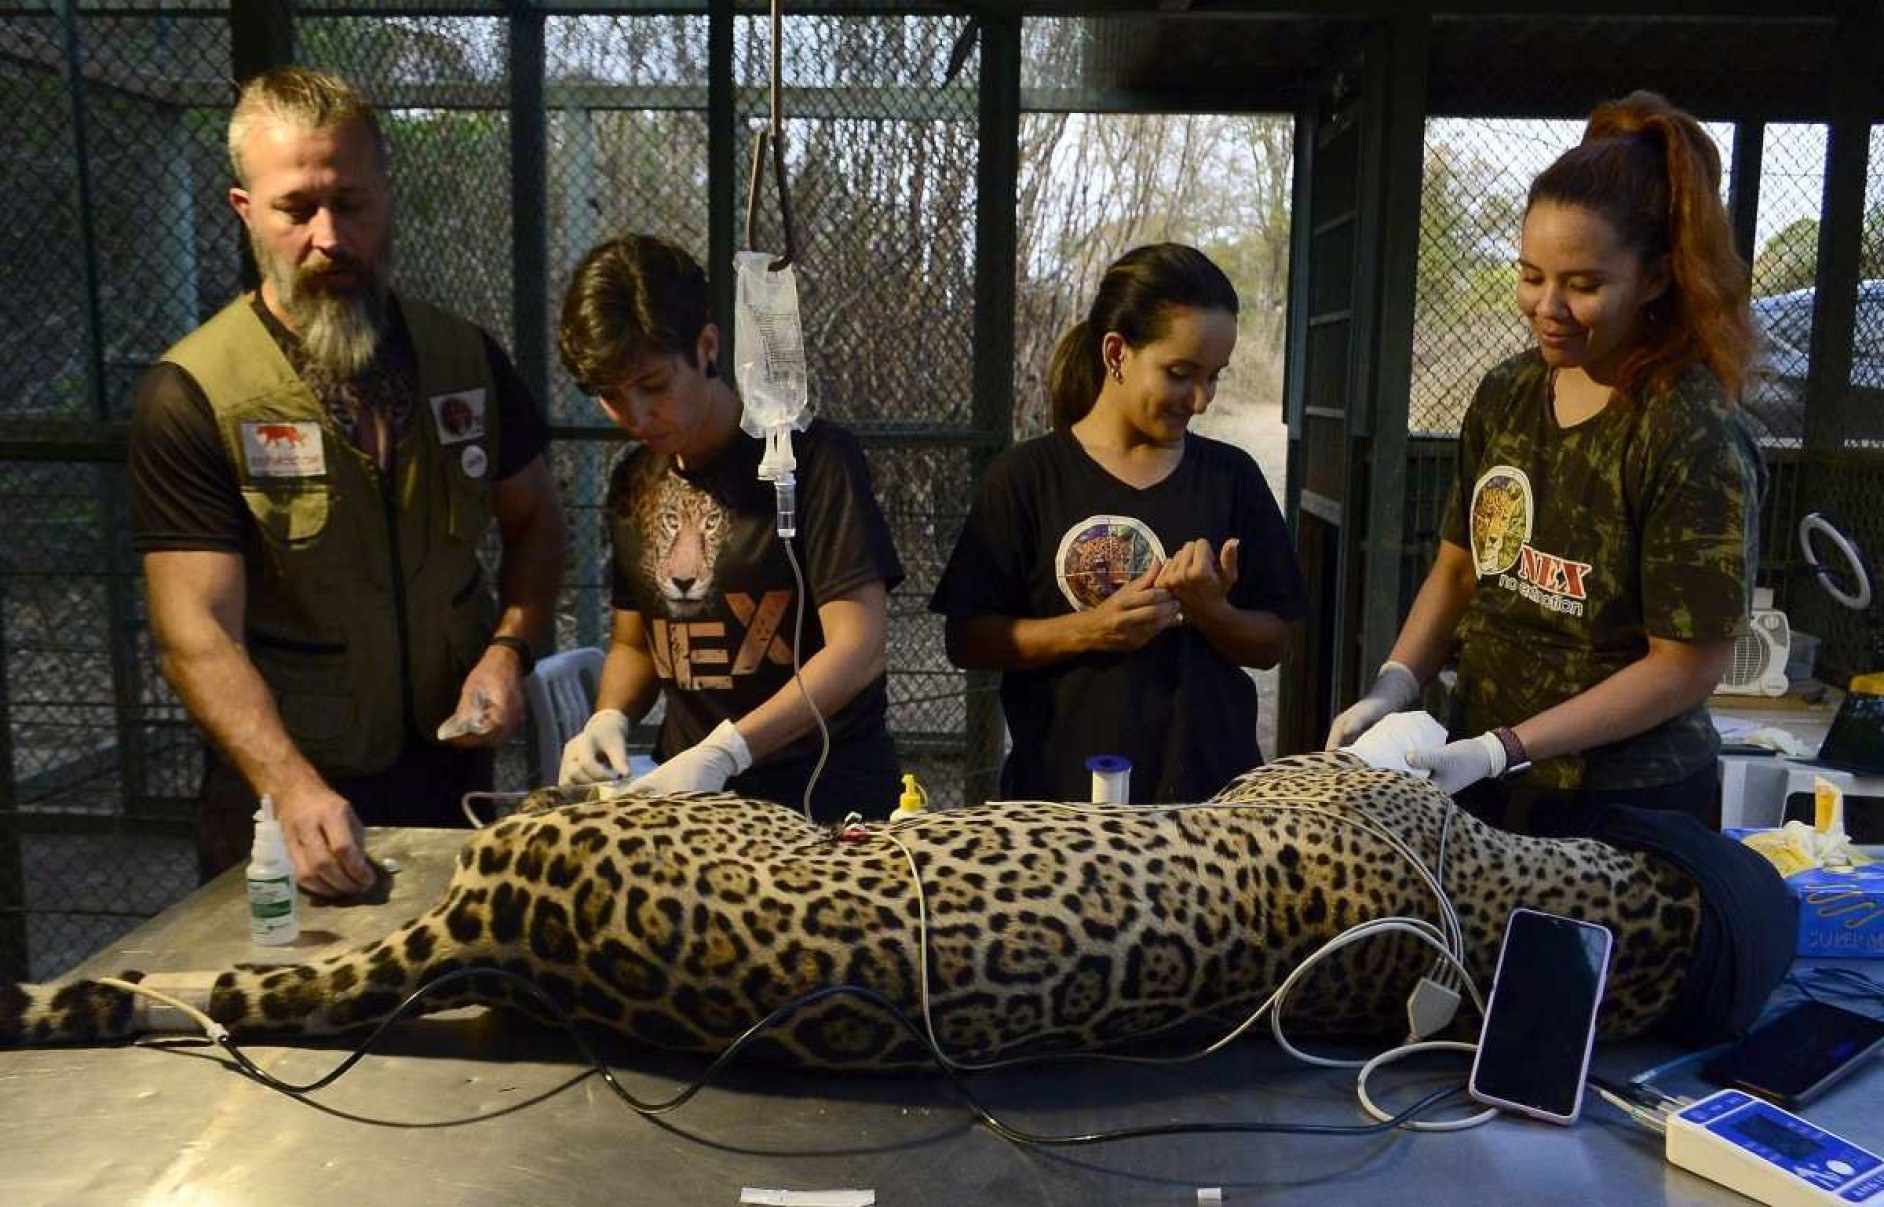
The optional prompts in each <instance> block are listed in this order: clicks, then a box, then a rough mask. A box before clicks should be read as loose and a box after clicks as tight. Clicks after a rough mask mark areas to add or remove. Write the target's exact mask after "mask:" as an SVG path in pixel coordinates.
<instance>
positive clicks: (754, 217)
mask: <svg viewBox="0 0 1884 1207" xmlns="http://www.w3.org/2000/svg"><path fill="white" fill-rule="evenodd" d="M784 32H785V20H784V14H783V13H781V12H780V10H779V0H772V74H771V81H770V82H771V88H772V106H771V108H772V113H771V124H770V125H769V126H768V127H767V128H766V129H763V130H760V131H759V137H758V138H757V139H756V140H755V141H754V142H753V145H752V171H751V172H750V173H749V174H748V175H747V177H746V246H747V247H754V246H755V245H756V243H757V240H756V238H755V234H756V232H757V229H758V225H759V182H760V180H761V179H763V177H764V172H765V158H766V155H765V153H766V148H767V147H768V146H769V147H770V148H771V151H772V178H773V182H774V183H775V184H776V185H777V186H778V217H779V226H780V227H781V228H782V233H783V234H784V237H785V254H784V255H782V256H780V257H779V258H778V259H776V260H774V261H772V262H771V263H770V264H768V265H766V271H767V272H783V271H784V270H785V269H787V268H789V267H791V263H792V261H793V260H795V259H797V257H798V240H797V237H796V236H795V235H793V233H792V226H793V222H792V195H791V191H790V190H789V189H788V188H787V187H786V183H785V101H784V94H785V85H784V68H783V63H784V45H785V39H784Z"/></svg>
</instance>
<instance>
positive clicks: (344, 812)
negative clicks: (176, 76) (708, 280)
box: [128, 67, 563, 896]
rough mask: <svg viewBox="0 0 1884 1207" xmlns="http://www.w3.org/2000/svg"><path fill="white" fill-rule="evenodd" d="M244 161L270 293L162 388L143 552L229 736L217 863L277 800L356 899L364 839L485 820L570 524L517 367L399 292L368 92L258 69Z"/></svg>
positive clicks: (328, 890)
mask: <svg viewBox="0 0 1884 1207" xmlns="http://www.w3.org/2000/svg"><path fill="white" fill-rule="evenodd" d="M229 156H230V160H231V163H232V164H233V166H234V169H235V179H236V185H235V187H233V188H231V189H230V190H229V204H230V205H231V206H232V207H234V209H235V212H236V214H237V215H238V216H240V217H241V219H242V222H243V225H244V226H246V227H247V229H248V233H249V241H250V245H251V247H252V248H253V250H254V253H255V262H256V266H257V268H258V269H259V271H260V278H261V284H260V287H259V288H258V289H257V290H255V291H254V292H253V293H249V294H245V295H243V296H242V297H239V298H237V299H236V300H235V301H233V302H232V303H230V304H229V305H228V306H227V307H226V308H224V309H223V310H222V311H221V312H220V313H219V314H217V315H216V316H215V317H213V318H211V319H210V320H209V321H208V322H207V323H205V324H203V325H202V326H201V327H199V328H197V329H196V330H195V331H194V332H192V333H191V334H189V335H187V336H185V337H184V338H183V339H182V340H181V341H179V342H178V343H177V344H176V346H174V347H172V348H171V349H170V350H169V351H168V352H166V353H164V356H163V359H162V360H161V361H160V362H159V363H158V364H156V365H155V366H153V367H152V368H151V369H150V370H149V371H148V372H146V373H145V375H144V376H143V378H142V379H141V380H140V381H139V383H138V387H137V397H136V409H135V412H134V416H133V419H132V423H131V433H130V449H129V466H128V468H129V473H130V481H131V495H132V514H133V530H134V547H135V549H136V550H137V552H138V553H139V554H141V555H142V557H143V564H144V575H145V580H146V583H147V585H148V588H149V591H150V610H151V626H152V630H153V632H154V635H155V638H156V642H157V646H158V649H159V652H160V657H161V663H162V667H163V671H164V674H165V676H166V677H167V678H168V679H169V680H170V682H171V684H172V685H173V686H175V688H176V689H177V692H178V694H179V695H180V696H181V697H182V699H183V703H184V705H185V707H187V708H188V709H189V711H190V714H191V716H192V717H194V718H195V720H196V721H197V723H198V724H199V725H200V726H201V727H202V729H203V731H204V733H205V735H206V736H207V737H208V739H209V743H210V749H209V750H208V753H207V755H206V769H205V773H204V778H203V785H202V791H201V794H200V803H201V829H200V838H199V842H198V865H199V866H198V870H199V873H200V874H201V875H202V876H203V877H204V878H205V879H207V878H208V877H210V876H213V875H215V874H216V873H217V872H220V871H221V870H222V869H224V868H226V867H229V866H231V865H233V864H235V863H238V862H240V861H241V860H243V859H244V858H245V857H246V855H247V852H248V849H249V844H250V840H251V837H252V834H253V823H252V821H251V816H252V815H253V814H254V812H255V811H256V808H257V798H258V797H259V796H261V795H263V794H266V795H268V796H269V797H271V798H272V800H273V803H274V809H275V814H276V816H277V817H278V818H279V819H280V821H281V823H282V827H283V830H284V832H285V834H286V836H287V838H288V846H289V852H290V854H291V856H292V857H293V860H294V865H295V872H296V879H297V880H298V881H299V882H300V884H301V886H302V887H303V888H305V889H307V890H308V891H310V892H313V893H317V894H321V895H325V896H348V895H352V894H356V893H359V892H361V891H364V890H365V889H367V888H368V887H370V886H371V885H372V882H373V879H374V875H375V873H374V871H373V869H372V867H371V865H370V864H369V862H368V860H367V857H366V842H365V833H364V830H363V829H362V823H363V822H365V823H370V824H375V825H432V826H440V825H452V824H460V814H459V811H458V800H459V798H460V796H461V795H462V794H463V793H464V792H466V791H470V790H473V789H486V788H488V787H489V786H490V782H491V768H492V754H493V748H494V747H496V746H497V745H499V744H500V743H502V742H503V741H504V739H505V738H507V737H508V736H509V735H510V734H511V733H513V732H514V731H515V730H516V729H517V727H518V726H519V724H521V722H522V720H523V702H522V696H521V693H520V691H519V689H518V684H519V682H520V680H521V678H522V677H523V676H524V675H525V674H527V673H529V670H530V668H531V665H532V663H533V661H534V653H533V651H534V650H536V649H538V648H541V647H542V644H543V642H544V641H545V640H546V638H547V637H548V636H549V623H550V608H551V606H552V605H553V603H554V600H555V595H556V590H557V586H558V581H559V578H560V574H561V563H562V549H563V520H562V513H561V510H560V507H559V506H558V503H557V499H556V491H555V487H554V484H553V482H552V479H551V477H550V474H549V471H548V469H547V467H546V464H545V459H544V449H545V447H546V444H547V429H546V426H545V423H544V419H543V416H542V412H541V410H540V409H539V408H538V406H537V403H536V401H535V399H533V398H532V397H531V395H530V392H529V390H528V388H527V387H525V386H524V384H523V382H522V380H521V379H520V378H519V377H518V375H517V372H516V370H515V368H514V367H513V366H512V365H511V362H510V360H509V358H508V357H507V356H506V355H505V353H504V352H503V350H502V349H501V348H500V347H499V346H498V345H497V343H496V342H495V341H494V340H492V339H491V337H490V336H489V335H488V334H486V333H485V332H484V331H482V330H481V329H480V328H478V327H476V326H474V325H473V324H471V323H469V322H466V321H465V320H463V319H461V318H458V317H456V316H454V315H451V314H448V313H446V312H445V311H443V310H440V309H438V308H436V307H434V306H431V305H428V304H426V303H424V302H422V301H419V300H418V299H416V298H413V297H411V296H408V295H406V294H404V293H402V292H395V291H393V290H392V289H390V288H389V286H388V284H387V271H388V267H389V264H390V259H391V248H392V215H391V190H390V188H389V186H388V182H387V153H386V144H385V139H384V137H383V135H382V132H381V130H380V126H379V121H378V119H377V117H376V116H375V114H374V112H373V110H372V109H371V108H370V107H369V106H368V105H367V104H366V102H365V101H364V100H363V99H362V98H361V97H360V96H359V94H358V93H356V92H355V91H354V90H353V89H352V88H351V87H350V86H349V85H348V84H347V83H346V82H345V81H343V80H340V79H337V78H335V77H333V76H331V75H327V74H324V73H321V72H316V71H310V70H307V69H305V68H298V67H288V68H281V69H277V70H274V71H270V72H268V73H266V74H264V75H261V76H258V77H256V78H255V79H253V80H251V81H250V82H249V83H248V84H246V85H245V86H244V87H243V89H242V93H241V96H240V98H239V99H238V100H237V102H236V106H235V109H234V112H233V113H232V115H231V117H230V122H229ZM493 519H495V521H496V523H497V528H498V533H499V535H500V537H501V544H502V559H501V562H500V568H499V570H498V574H497V580H498V581H497V598H496V600H495V601H493V600H492V598H491V593H490V590H489V587H488V586H487V585H486V584H485V582H484V580H483V575H482V573H481V571H480V567H479V561H478V556H477V555H478V546H479V543H480V539H481V538H482V536H483V535H484V533H485V531H486V529H487V528H488V527H489V525H490V523H491V521H492V520H493ZM493 603H494V604H495V606H493ZM454 735H455V736H454Z"/></svg>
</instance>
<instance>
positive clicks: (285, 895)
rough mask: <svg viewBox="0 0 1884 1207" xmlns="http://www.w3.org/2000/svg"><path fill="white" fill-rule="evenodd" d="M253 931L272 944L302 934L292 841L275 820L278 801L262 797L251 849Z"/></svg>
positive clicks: (290, 940) (249, 876)
mask: <svg viewBox="0 0 1884 1207" xmlns="http://www.w3.org/2000/svg"><path fill="white" fill-rule="evenodd" d="M248 889H249V934H250V936H251V937H252V938H253V939H254V940H255V942H257V943H260V944H262V945H264V946H268V947H278V946H280V945H281V944H283V943H292V942H294V941H295V940H296V939H297V938H299V937H300V935H301V913H300V904H301V903H300V900H299V899H298V898H297V897H296V895H295V891H294V864H293V863H292V862H290V861H289V859H288V842H287V840H286V839H285V838H283V837H282V834H281V823H280V822H278V821H276V820H275V802H274V800H273V799H272V798H270V797H267V796H264V797H262V807H261V808H260V809H258V810H256V813H255V845H254V846H253V847H252V848H250V850H249V868H248Z"/></svg>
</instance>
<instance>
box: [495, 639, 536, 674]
mask: <svg viewBox="0 0 1884 1207" xmlns="http://www.w3.org/2000/svg"><path fill="white" fill-rule="evenodd" d="M491 644H492V645H501V646H503V647H504V648H505V649H507V650H509V651H510V652H511V653H513V654H515V655H516V656H517V662H518V663H519V664H520V665H519V668H518V672H517V673H518V674H521V675H527V674H529V673H530V672H531V671H533V670H535V669H536V651H535V650H533V649H531V648H530V643H529V642H527V641H525V640H524V639H523V638H521V637H512V636H511V635H510V634H508V633H499V634H498V635H497V636H495V637H493V638H491Z"/></svg>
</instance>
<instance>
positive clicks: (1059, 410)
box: [1047, 319, 1105, 429]
mask: <svg viewBox="0 0 1884 1207" xmlns="http://www.w3.org/2000/svg"><path fill="white" fill-rule="evenodd" d="M1104 384H1105V365H1104V364H1102V363H1101V361H1100V352H1099V337H1098V336H1097V335H1096V334H1094V332H1093V327H1092V323H1091V322H1090V321H1089V320H1086V319H1081V320H1080V321H1079V322H1077V323H1074V324H1073V325H1072V326H1071V327H1069V328H1067V331H1066V334H1065V335H1062V336H1061V337H1060V342H1059V343H1058V344H1056V345H1054V348H1053V362H1052V365H1051V367H1049V368H1048V370H1047V402H1048V404H1049V407H1050V409H1051V411H1052V414H1053V426H1054V427H1055V428H1056V429H1065V428H1069V427H1072V426H1073V425H1074V424H1075V423H1078V422H1079V421H1080V420H1082V419H1084V418H1085V417H1086V412H1087V411H1090V410H1092V404H1093V401H1094V400H1095V399H1097V398H1098V397H1099V390H1100V387H1102V386H1103V385H1104Z"/></svg>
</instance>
